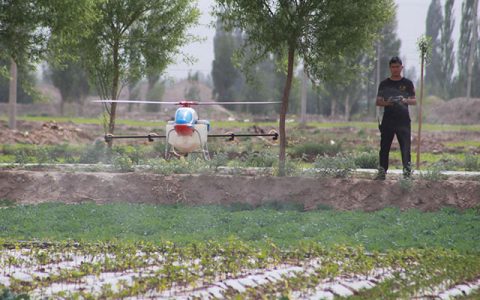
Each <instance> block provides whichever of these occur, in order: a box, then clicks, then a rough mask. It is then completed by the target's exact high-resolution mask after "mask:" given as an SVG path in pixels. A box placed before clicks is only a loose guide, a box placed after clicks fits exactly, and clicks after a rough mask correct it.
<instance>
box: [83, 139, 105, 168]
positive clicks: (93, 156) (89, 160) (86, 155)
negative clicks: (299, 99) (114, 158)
mask: <svg viewBox="0 0 480 300" xmlns="http://www.w3.org/2000/svg"><path fill="white" fill-rule="evenodd" d="M107 151H108V150H107V148H106V147H105V143H104V142H103V141H100V140H97V141H95V143H94V144H93V145H90V146H88V147H87V148H86V149H85V152H83V153H82V154H81V155H80V158H79V163H81V164H95V163H98V162H106V161H107V160H109V159H108V158H109V155H108V152H107Z"/></svg>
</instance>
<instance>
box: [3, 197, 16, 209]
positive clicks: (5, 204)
mask: <svg viewBox="0 0 480 300" xmlns="http://www.w3.org/2000/svg"><path fill="white" fill-rule="evenodd" d="M15 205H16V203H15V200H11V199H0V207H13V206H15Z"/></svg>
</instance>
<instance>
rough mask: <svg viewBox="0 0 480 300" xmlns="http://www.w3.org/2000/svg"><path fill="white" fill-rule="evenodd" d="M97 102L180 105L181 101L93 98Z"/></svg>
mask: <svg viewBox="0 0 480 300" xmlns="http://www.w3.org/2000/svg"><path fill="white" fill-rule="evenodd" d="M92 102H95V103H137V104H169V105H178V104H180V102H178V101H175V102H172V101H145V100H93V101H92Z"/></svg>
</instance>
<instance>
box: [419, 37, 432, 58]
mask: <svg viewBox="0 0 480 300" xmlns="http://www.w3.org/2000/svg"><path fill="white" fill-rule="evenodd" d="M417 47H418V52H419V53H420V57H421V58H422V59H424V60H425V62H429V61H430V59H431V58H432V37H431V36H426V35H423V36H421V37H419V38H418V40H417Z"/></svg>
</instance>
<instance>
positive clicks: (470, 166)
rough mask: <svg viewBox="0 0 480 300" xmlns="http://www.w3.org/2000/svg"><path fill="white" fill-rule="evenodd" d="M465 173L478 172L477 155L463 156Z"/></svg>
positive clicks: (479, 161)
mask: <svg viewBox="0 0 480 300" xmlns="http://www.w3.org/2000/svg"><path fill="white" fill-rule="evenodd" d="M465 171H480V158H479V155H475V154H469V153H466V154H465Z"/></svg>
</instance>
